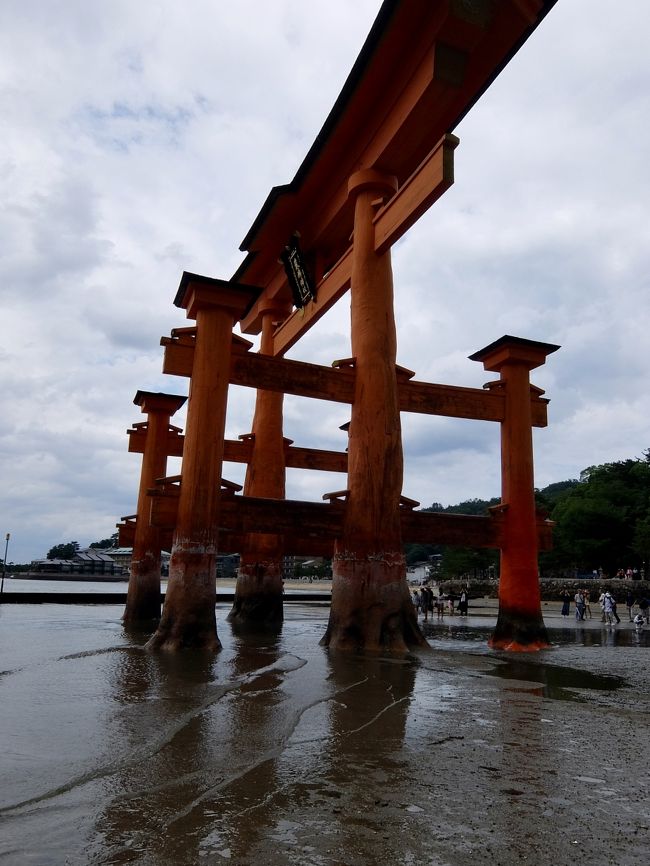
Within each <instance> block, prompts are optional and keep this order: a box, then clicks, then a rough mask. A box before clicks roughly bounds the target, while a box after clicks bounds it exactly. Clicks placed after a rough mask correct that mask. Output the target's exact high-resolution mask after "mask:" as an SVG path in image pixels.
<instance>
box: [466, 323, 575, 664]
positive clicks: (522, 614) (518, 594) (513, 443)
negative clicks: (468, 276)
mask: <svg viewBox="0 0 650 866" xmlns="http://www.w3.org/2000/svg"><path fill="white" fill-rule="evenodd" d="M559 348H560V347H559V346H555V345H553V344H551V343H539V342H536V341H534V340H523V339H521V338H519V337H510V336H504V337H501V339H499V340H497V341H496V342H494V343H491V344H490V345H489V346H486V348H485V349H481V351H479V352H476V353H475V354H473V355H470V359H471V360H472V361H481V362H482V363H483V366H484V368H485V369H486V370H490V371H494V372H497V373H499V374H500V380H499V382H495V383H492V387H495V386H496V387H501V388H503V389H504V391H505V398H506V400H505V417H504V420H503V421H502V423H501V504H502V508H503V514H502V519H503V536H502V537H503V541H502V547H501V569H500V577H499V615H498V618H497V624H496V628H495V630H494V634H493V635H492V638H491V640H490V642H489V643H490V646H491V647H493V648H494V649H505V650H513V651H519V652H533V651H535V650H539V649H544V648H545V647H548V646H549V642H548V635H547V633H546V626H545V625H544V620H543V618H542V607H541V598H540V590H539V566H538V561H537V554H538V546H537V518H536V511H535V481H534V471H533V428H532V419H531V384H530V378H529V372H530V370H533V369H534V368H535V367H539V366H541V365H542V364H544V363H545V361H546V358H547V356H548V355H550V354H551V353H552V352H555V351H557V349H559Z"/></svg>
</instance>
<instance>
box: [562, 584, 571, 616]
mask: <svg viewBox="0 0 650 866" xmlns="http://www.w3.org/2000/svg"><path fill="white" fill-rule="evenodd" d="M561 598H562V616H568V615H569V612H570V610H571V594H570V593H569V590H568V589H565V590H564V592H563V593H562V595H561Z"/></svg>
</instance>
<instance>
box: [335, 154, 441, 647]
mask: <svg viewBox="0 0 650 866" xmlns="http://www.w3.org/2000/svg"><path fill="white" fill-rule="evenodd" d="M395 189H396V180H395V178H393V177H390V176H386V175H382V174H380V173H378V172H376V171H373V170H367V171H360V172H357V173H356V174H354V175H353V176H352V177H351V178H350V181H349V184H348V191H349V194H350V196H351V197H352V198H353V199H354V240H353V248H352V281H351V298H350V312H351V342H352V355H353V357H354V362H355V370H356V385H355V397H354V403H353V404H352V416H351V421H350V430H349V443H348V496H347V507H346V517H345V522H344V530H343V535H342V538H341V540H340V542H337V545H336V548H335V553H334V561H333V577H332V607H331V611H330V619H329V624H328V628H327V632H326V634H325V636H324V638H323V640H322V643H323V644H325V645H328V646H330V647H334V648H336V649H366V650H371V651H375V650H380V649H388V650H395V651H398V652H403V651H405V650H406V649H407V648H408V647H409V646H423V645H424V646H426V641H425V640H424V637H423V636H422V634H421V632H420V630H419V628H418V625H417V620H416V616H415V613H414V609H413V604H412V602H411V599H410V594H409V591H408V586H407V583H406V565H405V559H404V552H403V548H402V538H401V528H400V515H399V507H400V495H401V491H402V474H403V457H402V438H401V425H400V413H399V404H398V393H397V378H396V372H395V363H396V354H397V339H396V332H395V317H394V311H393V277H392V269H391V261H390V250H387V251H386V252H383V253H381V254H377V253H376V252H375V229H374V224H373V218H374V215H375V211H376V209H377V207H378V205H379V204H381V203H382V202H383V199H384V197H385V196H386V195H391V194H392V193H393V192H394V191H395Z"/></svg>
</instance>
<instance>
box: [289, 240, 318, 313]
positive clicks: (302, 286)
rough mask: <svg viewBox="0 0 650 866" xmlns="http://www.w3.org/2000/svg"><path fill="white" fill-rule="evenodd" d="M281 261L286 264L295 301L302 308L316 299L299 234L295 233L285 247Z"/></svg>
mask: <svg viewBox="0 0 650 866" xmlns="http://www.w3.org/2000/svg"><path fill="white" fill-rule="evenodd" d="M280 261H281V262H282V264H283V265H284V270H285V273H286V275H287V279H288V280H289V285H290V286H291V293H292V295H293V302H294V304H295V306H296V307H298V309H299V310H301V309H303V307H305V306H307V304H308V303H309V301H312V300H315V299H316V292H315V290H314V286H313V282H312V280H311V278H310V276H309V273H308V272H307V268H306V267H305V262H304V259H303V257H302V252H301V251H300V246H299V244H298V237H297V235H293V236H292V238H291V240H290V241H289V243H288V244H287V246H286V247H285V248H284V250H283V252H282V255H281V256H280Z"/></svg>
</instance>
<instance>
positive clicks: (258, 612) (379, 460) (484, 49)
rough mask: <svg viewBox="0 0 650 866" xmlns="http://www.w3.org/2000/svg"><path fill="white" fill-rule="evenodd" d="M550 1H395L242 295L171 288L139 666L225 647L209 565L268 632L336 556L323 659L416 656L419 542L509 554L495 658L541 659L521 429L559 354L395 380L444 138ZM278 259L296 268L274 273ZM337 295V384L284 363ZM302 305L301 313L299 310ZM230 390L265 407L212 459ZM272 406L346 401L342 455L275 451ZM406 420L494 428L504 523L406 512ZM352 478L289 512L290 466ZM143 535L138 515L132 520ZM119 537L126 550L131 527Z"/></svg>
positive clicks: (202, 285) (448, 163) (251, 263)
mask: <svg viewBox="0 0 650 866" xmlns="http://www.w3.org/2000/svg"><path fill="white" fill-rule="evenodd" d="M554 2H555V0H549V2H544V0H501V2H493V0H474V2H467V0H437V2H436V0H401V2H400V0H386V2H384V3H383V5H382V7H381V9H380V12H379V15H378V17H377V20H376V22H375V24H374V26H373V28H372V30H371V33H370V35H369V37H368V39H367V41H366V43H365V45H364V47H363V49H362V51H361V54H360V55H359V58H358V60H357V62H356V63H355V65H354V67H353V70H352V72H351V74H350V77H349V78H348V81H347V82H346V84H345V86H344V88H343V91H342V92H341V95H340V96H339V98H338V100H337V102H336V104H335V106H334V108H333V110H332V112H331V113H330V115H329V117H328V119H327V121H326V123H325V126H324V127H323V129H322V131H321V133H320V134H319V136H318V137H317V139H316V141H315V142H314V145H313V146H312V148H311V150H310V151H309V153H308V155H307V157H306V159H305V161H304V162H303V164H302V166H301V168H300V169H299V171H298V173H297V175H296V177H295V178H294V180H293V181H292V183H291V184H289V185H287V186H284V187H276V188H274V189H273V190H272V191H271V193H270V195H269V196H268V198H267V200H266V202H265V204H264V206H263V208H262V210H261V212H260V214H259V215H258V217H257V218H256V220H255V222H254V223H253V226H252V227H251V229H250V231H249V232H248V234H247V236H246V238H245V239H244V241H243V243H242V250H245V251H246V252H247V256H246V258H245V260H244V261H243V263H242V265H241V266H240V268H239V269H238V270H237V272H236V273H235V275H234V276H233V278H232V279H231V280H229V281H225V280H217V279H213V278H209V277H203V276H199V275H196V274H189V273H185V274H184V275H183V278H182V280H181V284H180V287H179V290H178V293H177V295H176V299H175V303H176V304H177V306H180V307H182V308H184V309H185V310H186V313H187V316H188V318H190V319H195V320H196V326H195V327H193V328H181V329H176V330H175V331H173V332H172V335H171V337H170V338H163V340H162V343H163V345H164V346H165V362H164V367H163V369H164V371H165V372H167V373H171V374H175V375H185V376H190V377H191V387H190V398H189V403H188V415H187V429H186V434H185V441H184V446H183V463H182V472H181V476H180V477H179V478H174V479H163V480H162V481H161V482H160V483H159V484H158V485H157V487H156V488H155V490H153V491H152V497H151V499H152V503H151V515H150V522H151V524H152V525H154V526H158V527H159V528H160V529H161V530H162V531H163V533H165V532H166V533H167V535H169V534H170V533H173V543H172V558H171V562H170V579H169V589H168V593H167V598H166V602H165V607H164V610H163V615H162V619H161V622H160V625H159V627H158V630H157V631H156V633H155V635H154V636H153V638H152V639H151V641H150V642H149V646H150V647H163V648H169V649H176V648H180V647H183V646H202V647H208V648H215V647H217V646H218V645H219V641H218V637H217V632H216V622H215V613H214V602H215V584H214V574H215V570H214V566H215V562H214V559H215V556H216V550H217V545H218V546H219V549H220V550H222V551H225V550H233V549H234V550H239V551H240V552H241V555H242V568H241V571H240V576H239V579H238V585H237V592H236V601H235V605H234V607H233V611H232V613H231V617H232V618H233V619H234V620H235V621H236V622H238V623H240V624H251V623H259V622H260V621H265V622H267V623H268V622H269V621H271V622H273V621H275V622H277V621H278V620H280V619H281V570H280V563H281V558H282V554H283V553H284V552H299V551H301V550H305V551H309V552H310V553H316V552H319V551H320V550H321V549H323V547H325V548H327V547H329V549H330V550H331V547H332V545H333V546H334V557H333V587H332V607H331V613H330V621H329V625H328V629H327V632H326V635H325V637H324V639H323V642H324V643H325V644H327V645H329V646H331V647H336V648H341V649H349V648H353V649H357V648H365V649H370V650H376V649H381V648H385V649H391V650H396V651H403V650H405V649H406V648H408V647H412V646H418V645H424V644H425V641H424V638H423V637H422V634H421V633H420V631H419V628H418V626H417V622H416V619H415V615H414V611H413V606H412V604H411V601H410V596H409V592H408V587H407V584H406V578H405V563H404V556H403V547H402V545H403V542H404V541H415V540H431V539H435V540H436V541H439V542H441V543H449V544H453V543H456V544H471V545H474V546H481V545H483V546H489V547H500V548H501V559H502V565H501V574H502V578H501V582H500V613H499V621H498V623H497V629H496V632H495V635H494V638H493V645H495V646H499V647H506V648H512V649H521V648H524V649H531V648H538V647H539V646H544V645H546V643H547V641H546V634H545V630H544V624H543V620H542V616H541V607H540V599H539V584H538V576H537V549H538V545H540V544H541V545H542V546H547V544H548V541H549V526H548V524H546V523H544V522H543V521H540V520H538V518H537V517H536V515H535V506H534V495H533V459H532V436H531V427H532V426H534V425H537V426H544V425H545V424H546V403H547V401H546V400H544V399H543V398H542V397H541V393H542V392H540V390H539V389H536V388H534V387H532V386H531V385H530V382H529V379H528V374H529V371H530V370H531V369H533V368H534V367H536V366H539V364H541V363H544V360H545V358H546V356H547V355H548V354H549V353H550V352H553V351H555V350H556V349H557V348H558V347H557V346H554V345H551V344H545V343H538V342H536V341H530V340H523V339H521V338H516V337H510V336H505V337H503V338H502V339H500V340H498V341H496V343H493V344H491V345H490V346H488V347H486V348H485V349H483V350H482V351H480V352H477V353H475V354H474V355H473V356H472V359H473V360H477V361H481V362H482V363H483V364H484V366H485V368H486V369H488V370H494V371H497V372H499V373H500V378H499V379H498V380H497V381H496V382H494V383H491V384H490V386H489V387H488V388H487V390H479V389H472V388H457V387H453V386H448V385H435V384H430V383H422V382H416V381H412V377H413V375H414V374H413V373H412V372H411V371H408V370H404V369H402V368H399V367H397V365H396V350H397V342H396V333H395V323H394V315H393V299H392V290H393V289H392V272H391V263H390V248H391V246H392V245H393V244H394V243H395V242H396V241H397V240H398V239H399V238H400V237H401V236H402V235H403V234H404V233H405V232H406V231H407V230H408V228H409V227H410V226H411V225H412V224H413V223H414V222H415V221H416V220H417V219H418V218H419V217H420V216H421V215H422V213H424V212H425V210H426V209H427V208H428V207H429V206H430V205H431V204H432V203H433V202H434V201H435V200H436V199H437V198H438V197H439V196H440V195H442V194H443V193H444V192H445V191H446V190H447V189H448V188H449V186H450V185H451V184H452V183H453V153H454V149H455V148H456V146H457V144H458V139H457V138H456V137H455V136H454V135H452V134H450V133H449V130H450V129H452V128H454V126H455V125H456V124H457V123H458V121H459V120H460V118H461V117H462V116H464V114H465V113H466V112H467V111H468V110H469V108H470V107H471V106H472V105H473V103H474V102H475V101H476V100H477V99H478V97H479V96H480V95H481V93H482V92H483V91H484V90H485V89H486V88H487V86H489V84H490V83H491V81H492V79H493V78H494V77H495V75H496V74H497V73H498V71H500V69H501V68H503V66H504V65H505V64H506V63H507V62H508V60H509V59H510V58H511V56H512V55H513V54H514V52H515V51H516V50H517V49H518V48H519V47H520V45H521V44H522V43H523V42H524V41H525V39H526V38H527V37H528V36H529V35H530V33H531V32H532V31H533V30H534V28H535V27H536V26H537V25H538V23H539V21H540V20H541V19H542V18H543V16H544V15H545V14H546V13H547V12H548V11H549V9H550V8H551V7H552V6H553V5H554ZM297 236H299V237H300V244H301V246H302V251H301V252H300V251H299V250H298V248H297V246H296V244H295V240H294V239H295V238H296V237H297ZM287 249H289V250H290V251H291V252H290V253H289V254H287V253H286V251H287ZM283 252H285V255H284V259H285V264H288V266H287V267H284V266H283V265H281V264H280V263H279V262H278V259H279V257H280V256H281V255H282V254H283ZM289 259H291V260H290V261H289ZM308 275H311V280H310V282H311V285H312V287H315V291H313V292H311V293H310V292H309V288H310V287H309V286H308V285H306V284H305V283H306V281H307V280H309V276H308ZM292 288H293V291H292ZM301 289H302V290H303V291H302V294H301V296H299V295H300V292H301ZM348 289H351V348H352V357H351V358H350V359H346V360H344V361H339V362H337V363H336V364H335V366H334V367H333V368H332V369H329V368H325V367H320V366H317V365H312V364H305V363H302V362H297V361H288V360H286V359H284V358H283V357H282V356H283V355H284V353H285V352H286V351H287V350H288V349H289V348H290V347H291V346H293V345H294V344H295V343H296V342H297V341H298V340H299V339H300V337H301V336H302V335H303V334H304V333H305V332H306V330H307V329H308V328H310V327H311V326H312V325H314V324H315V322H316V321H317V320H318V319H319V318H320V317H321V316H322V315H323V314H324V312H326V310H328V309H329V308H330V307H331V305H332V304H333V303H335V302H336V300H338V299H339V298H340V297H342V295H343V294H345V292H347V290H348ZM296 291H297V292H298V293H299V295H296ZM310 294H311V297H310ZM292 301H293V303H292ZM296 303H297V304H299V305H300V306H301V309H300V310H296V311H294V312H291V309H292V306H293V305H294V304H296ZM238 321H239V322H240V325H241V329H242V331H243V332H244V333H251V334H258V333H260V332H261V334H262V342H261V346H260V352H259V353H258V354H252V353H250V352H249V349H250V344H249V343H247V341H245V340H243V339H242V338H239V337H236V336H233V335H232V327H233V325H234V324H235V322H238ZM229 384H239V385H247V386H250V387H255V388H257V389H258V397H257V403H256V413H255V419H254V423H253V430H252V433H251V434H248V435H246V436H245V437H244V438H243V439H242V440H241V441H239V442H227V441H224V429H225V415H226V404H227V392H228V385H229ZM284 393H292V394H300V395H303V396H309V397H318V398H320V399H327V400H337V401H340V402H344V403H349V404H350V405H351V412H352V416H351V422H350V429H349V445H348V453H347V455H345V454H338V453H336V452H317V451H311V450H308V449H300V448H294V447H293V446H292V444H291V443H289V442H288V441H287V440H284V439H283V436H282V398H283V394H284ZM401 411H416V412H424V413H429V414H440V415H448V416H451V417H463V418H472V419H481V420H493V421H499V422H500V423H501V428H502V477H503V485H502V505H501V506H500V507H499V508H498V509H497V510H496V511H495V512H493V513H492V514H491V515H490V516H489V517H484V518H481V517H478V518H476V517H458V516H451V515H441V514H428V513H421V512H415V511H414V510H413V509H414V507H415V506H416V505H417V504H418V503H415V502H413V501H412V500H408V499H406V498H405V497H403V496H402V491H401V487H402V462H403V458H402V445H401V432H400V412H401ZM228 459H232V460H237V461H242V462H246V463H247V464H248V472H247V479H246V488H245V492H244V495H243V496H241V495H237V489H238V486H237V485H232V484H230V483H229V482H225V481H223V479H222V478H221V466H222V462H223V460H228ZM346 464H347V472H348V483H347V487H346V489H345V490H343V491H338V492H337V493H333V494H326V495H325V497H324V498H326V499H328V500H329V501H328V504H319V503H305V502H292V501H287V500H284V499H283V497H284V467H285V465H293V466H306V467H308V466H311V467H319V468H332V469H336V470H338V471H340V470H341V469H342V468H343V467H344V466H345V465H346ZM143 517H144V515H141V514H140V511H139V513H138V522H140V520H141V519H143ZM128 525H129V526H132V525H133V522H132V521H130V522H129V523H128ZM123 532H124V539H123V540H124V541H126V535H127V534H128V533H127V529H126V525H125V526H124V528H123Z"/></svg>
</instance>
